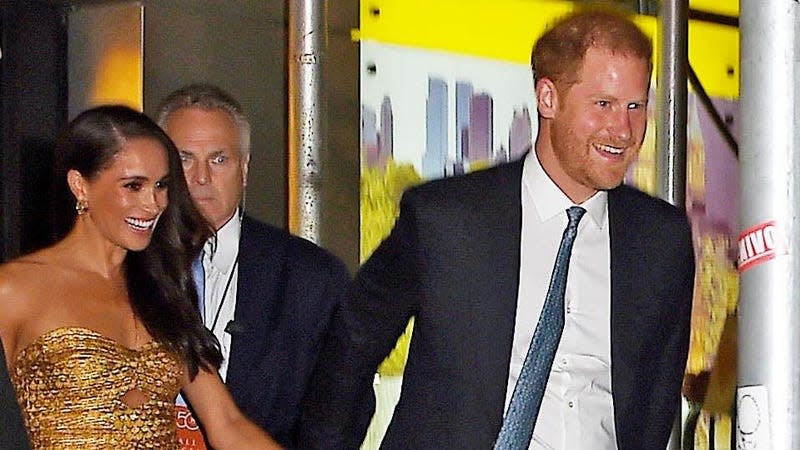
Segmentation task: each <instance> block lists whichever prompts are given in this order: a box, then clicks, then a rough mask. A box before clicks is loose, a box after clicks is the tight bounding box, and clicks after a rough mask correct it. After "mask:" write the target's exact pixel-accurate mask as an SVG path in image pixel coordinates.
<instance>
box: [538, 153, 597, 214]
mask: <svg viewBox="0 0 800 450" xmlns="http://www.w3.org/2000/svg"><path fill="white" fill-rule="evenodd" d="M522 188H523V189H524V190H526V191H527V192H528V194H529V195H530V198H531V200H532V203H533V207H534V209H535V210H536V214H537V215H538V216H539V219H540V220H541V221H542V222H545V221H547V220H549V219H552V218H553V217H556V216H557V215H559V214H563V213H564V211H566V210H567V209H568V208H570V207H571V206H576V205H575V203H573V202H572V200H570V198H569V197H567V195H566V194H564V192H562V191H561V189H559V187H558V186H556V184H555V183H554V182H553V180H551V179H550V177H549V176H548V175H547V173H546V172H545V171H544V168H543V167H542V164H541V163H540V162H539V158H537V157H536V151H535V150H534V149H531V151H529V152H528V154H527V155H526V156H525V162H524V164H523V166H522ZM578 206H581V207H582V208H584V209H586V215H588V216H589V217H591V218H592V221H593V222H594V223H595V225H596V226H597V227H598V228H603V227H604V226H605V223H606V217H607V215H606V209H607V208H608V192H607V191H597V192H596V193H595V194H594V195H593V196H591V197H590V198H589V199H588V200H586V201H585V202H583V203H582V204H580V205H578Z"/></svg>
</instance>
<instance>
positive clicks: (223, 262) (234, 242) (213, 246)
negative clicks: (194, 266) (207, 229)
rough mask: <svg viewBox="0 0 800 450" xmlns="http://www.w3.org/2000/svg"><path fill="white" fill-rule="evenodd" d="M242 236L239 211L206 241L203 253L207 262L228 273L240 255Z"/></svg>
mask: <svg viewBox="0 0 800 450" xmlns="http://www.w3.org/2000/svg"><path fill="white" fill-rule="evenodd" d="M241 234H242V218H241V216H240V215H239V210H238V209H237V210H236V212H235V213H234V214H233V217H231V218H230V220H228V222H226V223H225V225H223V226H222V228H220V229H219V230H217V233H216V234H215V235H214V236H211V238H209V239H208V241H206V244H205V246H204V247H203V251H204V252H205V255H206V256H205V261H206V263H207V264H210V265H212V266H214V267H215V268H216V269H217V270H218V271H220V272H222V273H227V272H228V270H230V268H231V266H233V262H234V260H235V259H236V255H237V254H238V253H239V237H240V236H241Z"/></svg>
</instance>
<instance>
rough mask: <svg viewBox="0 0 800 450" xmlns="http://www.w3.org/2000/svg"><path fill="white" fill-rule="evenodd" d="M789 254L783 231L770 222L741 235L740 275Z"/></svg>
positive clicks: (749, 229) (773, 222)
mask: <svg viewBox="0 0 800 450" xmlns="http://www.w3.org/2000/svg"><path fill="white" fill-rule="evenodd" d="M788 252H789V249H788V245H787V243H786V237H785V235H784V233H783V230H781V229H780V227H779V226H778V225H777V224H776V223H775V221H769V222H765V223H762V224H760V225H756V226H754V227H751V228H748V229H747V230H745V231H743V232H742V233H741V234H740V235H739V273H742V272H744V271H745V270H747V269H749V268H751V267H753V266H755V265H758V264H762V263H764V262H767V261H769V260H771V259H773V258H775V256H776V255H783V254H786V253H788Z"/></svg>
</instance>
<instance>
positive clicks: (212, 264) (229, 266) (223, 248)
mask: <svg viewBox="0 0 800 450" xmlns="http://www.w3.org/2000/svg"><path fill="white" fill-rule="evenodd" d="M241 233H242V220H241V218H240V216H239V212H238V211H237V212H236V213H235V214H234V215H233V217H232V218H231V219H230V220H229V221H228V222H227V223H226V224H225V225H223V226H222V228H220V229H219V230H218V231H217V235H216V237H212V238H211V239H209V240H208V242H206V245H205V247H204V249H203V270H204V271H205V282H206V284H205V298H204V299H203V305H204V306H205V309H204V311H205V313H204V314H203V323H204V324H205V326H206V328H208V329H209V330H211V332H212V333H214V336H216V337H217V339H218V340H219V345H220V347H221V350H222V357H223V360H222V364H221V365H220V366H219V375H220V377H222V379H223V381H224V380H225V376H226V374H227V372H228V357H229V356H230V354H231V335H230V334H229V333H227V332H226V331H225V327H226V326H227V325H228V322H230V321H232V320H233V313H234V311H235V309H236V284H237V281H238V278H239V264H238V257H239V237H240V236H241ZM215 318H216V323H215Z"/></svg>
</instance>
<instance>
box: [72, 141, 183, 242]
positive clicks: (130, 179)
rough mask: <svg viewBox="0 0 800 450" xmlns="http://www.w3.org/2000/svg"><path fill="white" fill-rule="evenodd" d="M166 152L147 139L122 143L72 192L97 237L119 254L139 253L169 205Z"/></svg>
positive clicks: (158, 144)
mask: <svg viewBox="0 0 800 450" xmlns="http://www.w3.org/2000/svg"><path fill="white" fill-rule="evenodd" d="M166 152H167V150H166V149H165V148H164V146H163V145H161V143H159V142H158V141H157V140H155V139H152V138H147V137H140V138H132V139H127V140H126V141H125V143H124V145H123V146H122V149H121V150H120V151H118V152H117V153H116V154H115V155H114V156H113V158H112V159H111V164H110V165H109V166H108V167H106V168H104V169H101V170H100V172H98V173H97V174H96V175H95V176H93V177H91V178H89V179H87V178H84V177H82V176H81V175H80V174H77V172H75V174H76V175H77V176H78V177H79V178H80V182H79V183H80V185H81V186H82V189H79V192H75V189H73V192H74V193H75V194H76V197H78V199H79V200H84V201H85V204H86V205H87V207H88V210H87V211H86V213H85V214H84V215H85V216H86V217H85V218H87V219H89V220H91V221H92V223H93V224H94V226H95V228H96V229H97V230H98V231H99V232H100V234H101V235H102V236H103V237H104V238H105V239H107V240H108V241H109V242H111V243H112V244H114V245H116V246H118V247H120V248H123V249H125V250H132V251H139V250H144V249H145V248H146V247H147V246H148V245H149V244H150V239H151V237H152V235H153V230H154V229H155V226H156V223H157V222H158V218H159V216H160V215H161V212H162V211H164V209H165V208H166V207H167V203H168V202H169V197H168V191H167V177H168V175H169V164H168V161H167V153H166Z"/></svg>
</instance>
